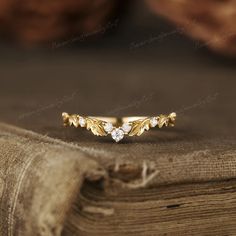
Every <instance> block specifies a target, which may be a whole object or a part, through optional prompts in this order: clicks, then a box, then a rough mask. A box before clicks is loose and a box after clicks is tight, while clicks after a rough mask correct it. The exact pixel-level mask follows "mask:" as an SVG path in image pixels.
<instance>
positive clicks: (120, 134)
mask: <svg viewBox="0 0 236 236" xmlns="http://www.w3.org/2000/svg"><path fill="white" fill-rule="evenodd" d="M62 118H63V122H64V126H74V127H76V128H78V127H82V128H86V129H87V130H91V131H92V133H93V134H94V135H97V136H107V135H109V134H110V135H111V137H112V138H113V139H114V140H115V141H116V142H119V141H120V140H122V139H123V138H124V136H125V135H128V136H140V135H141V134H142V133H143V132H144V131H145V130H149V129H150V128H154V127H158V128H162V127H163V126H166V127H167V126H171V127H173V126H174V124H175V120H176V113H174V112H172V113H170V114H169V115H159V116H152V117H149V116H129V117H121V118H117V117H101V116H81V115H77V114H72V115H70V114H68V113H66V112H63V113H62Z"/></svg>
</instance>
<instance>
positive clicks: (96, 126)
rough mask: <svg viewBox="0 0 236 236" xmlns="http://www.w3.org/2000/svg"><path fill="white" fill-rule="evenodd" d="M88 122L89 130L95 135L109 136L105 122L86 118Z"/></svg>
mask: <svg viewBox="0 0 236 236" xmlns="http://www.w3.org/2000/svg"><path fill="white" fill-rule="evenodd" d="M86 122H87V130H91V131H92V133H93V134H94V135H97V136H107V133H106V131H105V130H104V127H103V121H101V120H97V119H93V118H86Z"/></svg>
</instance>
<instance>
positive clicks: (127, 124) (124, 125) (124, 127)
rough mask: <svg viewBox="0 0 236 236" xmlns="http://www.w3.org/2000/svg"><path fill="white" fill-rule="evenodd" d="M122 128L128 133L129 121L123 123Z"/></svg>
mask: <svg viewBox="0 0 236 236" xmlns="http://www.w3.org/2000/svg"><path fill="white" fill-rule="evenodd" d="M122 129H123V131H124V132H125V133H126V134H127V133H129V131H130V130H131V125H130V124H129V123H124V124H123V125H122Z"/></svg>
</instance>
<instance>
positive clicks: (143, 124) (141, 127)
mask: <svg viewBox="0 0 236 236" xmlns="http://www.w3.org/2000/svg"><path fill="white" fill-rule="evenodd" d="M149 127H150V119H149V118H146V119H144V120H137V121H133V122H132V128H131V131H130V132H129V136H134V135H137V136H140V135H141V134H142V133H143V132H144V131H145V130H149Z"/></svg>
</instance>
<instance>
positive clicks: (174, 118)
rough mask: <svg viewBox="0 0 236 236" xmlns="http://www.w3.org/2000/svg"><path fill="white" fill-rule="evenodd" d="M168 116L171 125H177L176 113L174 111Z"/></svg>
mask: <svg viewBox="0 0 236 236" xmlns="http://www.w3.org/2000/svg"><path fill="white" fill-rule="evenodd" d="M168 117H169V126H171V127H173V126H174V125H175V120H176V113H175V112H172V113H171V114H170V115H169V116H168Z"/></svg>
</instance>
